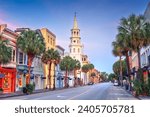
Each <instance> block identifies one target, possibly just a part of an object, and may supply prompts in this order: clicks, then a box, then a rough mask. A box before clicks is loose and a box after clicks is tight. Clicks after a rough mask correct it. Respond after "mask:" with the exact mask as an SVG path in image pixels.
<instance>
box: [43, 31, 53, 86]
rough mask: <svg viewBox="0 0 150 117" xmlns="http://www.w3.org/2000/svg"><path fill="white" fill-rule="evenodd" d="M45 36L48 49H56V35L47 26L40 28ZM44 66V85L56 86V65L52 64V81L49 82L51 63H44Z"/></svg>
mask: <svg viewBox="0 0 150 117" xmlns="http://www.w3.org/2000/svg"><path fill="white" fill-rule="evenodd" d="M40 31H41V33H42V35H43V37H44V42H45V46H46V50H49V49H55V48H56V35H55V34H53V33H52V32H51V31H49V30H48V29H47V28H42V29H40ZM43 68H44V77H45V78H46V79H45V82H44V87H47V88H49V87H50V88H51V89H52V88H54V80H55V77H54V75H55V65H54V64H52V65H51V79H50V80H51V82H49V65H48V64H44V65H43Z"/></svg>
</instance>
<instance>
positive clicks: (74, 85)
mask: <svg viewBox="0 0 150 117" xmlns="http://www.w3.org/2000/svg"><path fill="white" fill-rule="evenodd" d="M75 86H76V69H74V87H75Z"/></svg>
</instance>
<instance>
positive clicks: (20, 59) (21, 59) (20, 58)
mask: <svg viewBox="0 0 150 117" xmlns="http://www.w3.org/2000/svg"><path fill="white" fill-rule="evenodd" d="M19 64H23V53H22V52H19Z"/></svg>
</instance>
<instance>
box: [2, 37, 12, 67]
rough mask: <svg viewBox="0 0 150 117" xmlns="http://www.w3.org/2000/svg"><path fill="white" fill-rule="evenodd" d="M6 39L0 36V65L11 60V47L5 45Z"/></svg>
mask: <svg viewBox="0 0 150 117" xmlns="http://www.w3.org/2000/svg"><path fill="white" fill-rule="evenodd" d="M7 44H8V40H2V39H1V38H0V65H1V64H7V63H9V62H10V61H11V55H12V48H11V47H8V46H7Z"/></svg>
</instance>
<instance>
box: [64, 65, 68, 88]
mask: <svg viewBox="0 0 150 117" xmlns="http://www.w3.org/2000/svg"><path fill="white" fill-rule="evenodd" d="M67 75H68V68H67V66H66V73H65V79H64V80H65V88H67Z"/></svg>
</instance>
